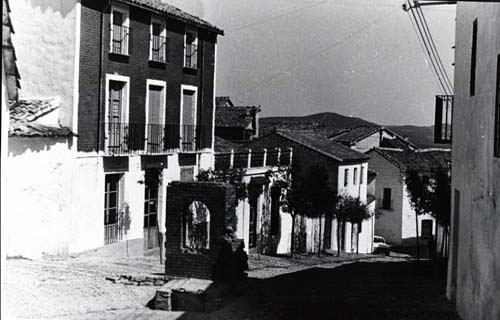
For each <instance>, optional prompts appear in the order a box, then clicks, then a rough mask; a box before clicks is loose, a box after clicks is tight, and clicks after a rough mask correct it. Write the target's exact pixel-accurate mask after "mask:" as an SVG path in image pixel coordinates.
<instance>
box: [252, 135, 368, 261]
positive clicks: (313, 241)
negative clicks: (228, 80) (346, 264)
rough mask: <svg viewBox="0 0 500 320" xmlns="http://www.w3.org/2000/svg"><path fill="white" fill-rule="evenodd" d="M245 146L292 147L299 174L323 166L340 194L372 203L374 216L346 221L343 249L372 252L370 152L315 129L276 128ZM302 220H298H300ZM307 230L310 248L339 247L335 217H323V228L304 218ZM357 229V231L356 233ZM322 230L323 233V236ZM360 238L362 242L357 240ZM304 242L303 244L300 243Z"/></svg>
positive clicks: (317, 223) (332, 187)
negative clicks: (357, 220)
mask: <svg viewBox="0 0 500 320" xmlns="http://www.w3.org/2000/svg"><path fill="white" fill-rule="evenodd" d="M245 148H249V149H251V150H252V151H253V150H261V149H263V148H267V150H276V149H278V150H281V151H282V150H286V149H288V148H292V150H293V161H294V162H293V163H294V164H298V165H299V167H300V171H299V172H298V173H297V174H298V176H301V177H303V176H304V175H306V174H307V172H308V169H309V168H310V167H312V166H314V165H318V166H322V167H324V168H325V169H326V171H327V172H328V183H329V185H330V187H331V189H332V190H333V192H334V194H332V197H333V196H336V195H341V194H345V195H350V196H352V197H355V198H359V200H360V201H361V202H363V203H366V204H367V205H368V209H369V211H370V212H371V213H372V216H371V218H370V219H368V220H365V221H363V223H362V224H361V225H360V226H356V225H355V226H352V225H351V224H350V223H347V224H346V229H345V230H343V231H342V233H343V235H344V236H343V237H341V250H342V251H346V252H351V251H356V249H358V251H359V252H361V253H370V252H372V244H373V229H374V221H375V218H374V215H373V214H374V211H375V202H374V201H372V200H373V199H372V198H368V197H367V181H368V156H367V155H365V154H363V153H360V152H357V151H355V150H351V149H350V148H348V147H345V146H344V145H342V144H339V143H336V142H334V141H331V140H329V139H327V138H325V137H322V136H318V135H315V134H314V132H312V131H287V130H276V131H274V132H272V133H270V134H268V135H266V136H263V137H261V138H259V139H257V140H255V141H252V142H251V143H249V144H246V145H245ZM298 222H300V221H296V223H298ZM303 232H304V233H305V238H304V240H305V243H304V246H305V248H306V250H307V251H317V249H318V247H319V246H321V248H322V249H327V250H328V249H331V250H336V248H337V236H336V235H337V225H336V220H335V219H333V220H332V219H322V225H321V230H320V225H319V219H315V218H306V219H304V220H303ZM356 233H357V234H356ZM320 234H321V237H320ZM356 241H358V243H356ZM299 245H300V244H299Z"/></svg>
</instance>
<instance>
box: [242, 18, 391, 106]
mask: <svg viewBox="0 0 500 320" xmlns="http://www.w3.org/2000/svg"><path fill="white" fill-rule="evenodd" d="M397 10H400V9H399V8H397V9H396V10H393V11H391V12H390V13H388V14H387V15H385V16H383V17H381V18H379V19H377V20H374V21H372V22H370V23H368V24H366V25H364V26H363V27H361V28H359V29H357V30H355V31H353V32H351V33H349V34H348V35H346V36H345V37H343V38H342V39H340V40H338V41H335V42H334V43H332V44H331V45H329V46H328V47H326V48H324V49H323V50H320V51H318V52H316V53H315V54H313V55H311V56H309V57H307V58H305V59H303V60H302V61H301V62H299V63H296V64H294V65H292V66H290V67H288V68H287V69H286V70H285V71H282V72H279V73H277V74H275V75H273V76H271V77H268V78H266V79H264V80H262V81H260V82H258V83H256V84H255V85H253V86H251V87H249V88H247V89H244V90H241V91H239V92H238V93H237V94H236V96H239V95H241V94H243V93H248V92H251V91H252V90H254V89H256V88H258V87H260V86H262V85H264V84H267V83H269V82H271V81H273V80H274V79H276V78H278V77H280V76H282V75H284V74H288V73H289V72H290V71H292V70H293V69H295V68H297V67H299V66H301V65H303V64H305V63H307V62H309V61H310V60H311V59H314V58H316V57H318V56H320V55H322V54H324V53H326V52H328V51H330V50H331V49H333V48H335V47H336V46H338V45H339V44H341V43H343V42H345V41H348V40H350V39H351V38H352V37H354V36H356V35H358V34H360V33H361V32H363V31H364V30H366V29H368V28H370V27H371V26H373V25H375V24H377V23H379V22H381V21H383V20H385V19H386V18H388V17H389V16H390V15H392V14H394V13H395V12H396V11H397Z"/></svg>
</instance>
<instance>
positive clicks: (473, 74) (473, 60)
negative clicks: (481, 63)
mask: <svg viewBox="0 0 500 320" xmlns="http://www.w3.org/2000/svg"><path fill="white" fill-rule="evenodd" d="M476 56H477V19H475V20H474V22H473V23H472V48H471V55H470V95H471V96H474V95H475V94H476Z"/></svg>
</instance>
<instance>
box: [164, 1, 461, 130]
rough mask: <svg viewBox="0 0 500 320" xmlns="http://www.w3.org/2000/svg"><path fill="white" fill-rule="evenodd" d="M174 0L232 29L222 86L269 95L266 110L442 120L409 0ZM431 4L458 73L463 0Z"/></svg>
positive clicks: (249, 99) (246, 101)
mask: <svg viewBox="0 0 500 320" xmlns="http://www.w3.org/2000/svg"><path fill="white" fill-rule="evenodd" d="M168 2H169V3H171V4H173V5H175V6H177V7H179V8H181V9H183V10H185V11H187V12H189V13H192V14H195V15H198V16H200V17H202V18H203V19H205V20H207V21H209V22H211V23H213V24H215V25H217V26H218V27H220V28H222V29H224V31H225V35H224V36H222V37H219V40H218V48H217V51H218V52H217V84H216V85H217V87H216V90H217V93H216V94H217V95H218V96H221V95H223V96H230V97H231V99H232V101H233V102H235V103H236V104H238V105H261V109H262V112H261V114H260V115H261V117H266V116H300V115H307V114H313V113H318V112H337V113H340V114H343V115H347V116H353V117H361V118H363V119H366V120H368V121H372V122H376V123H379V124H385V125H389V124H392V125H402V124H411V125H431V124H432V123H433V120H434V96H435V95H436V94H442V93H443V92H442V91H441V90H440V87H439V86H438V84H437V80H436V78H435V77H434V75H433V73H432V69H431V66H430V63H429V62H428V61H427V59H426V56H425V55H424V52H423V50H422V48H421V46H420V43H419V40H418V38H417V35H416V34H415V31H414V29H413V27H412V24H411V21H410V18H409V16H408V14H407V13H406V12H404V11H403V10H402V9H401V6H402V4H403V2H404V1H403V0H356V1H354V0H302V1H301V0H238V1H237V0H217V1H215V0H169V1H168ZM423 10H424V14H425V16H426V19H427V21H428V23H429V27H430V29H431V32H432V35H433V37H434V41H435V43H436V46H437V48H438V51H439V54H440V55H441V58H442V60H443V63H444V65H445V67H446V69H447V72H448V75H449V76H450V77H451V78H452V77H453V66H452V63H453V54H454V52H453V49H452V47H453V46H454V41H455V34H454V33H455V30H454V29H455V6H450V5H445V6H432V7H425V8H424V9H423ZM452 81H453V79H452Z"/></svg>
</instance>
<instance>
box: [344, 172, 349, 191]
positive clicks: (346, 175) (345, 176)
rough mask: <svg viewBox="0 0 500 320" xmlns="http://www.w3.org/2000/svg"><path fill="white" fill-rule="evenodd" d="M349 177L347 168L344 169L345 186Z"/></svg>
mask: <svg viewBox="0 0 500 320" xmlns="http://www.w3.org/2000/svg"><path fill="white" fill-rule="evenodd" d="M347 179H349V169H345V170H344V187H347V184H348V180H347Z"/></svg>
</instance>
